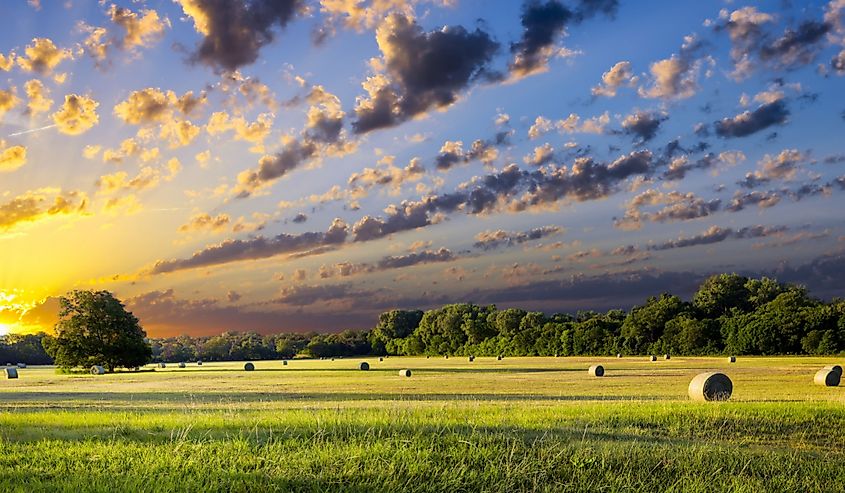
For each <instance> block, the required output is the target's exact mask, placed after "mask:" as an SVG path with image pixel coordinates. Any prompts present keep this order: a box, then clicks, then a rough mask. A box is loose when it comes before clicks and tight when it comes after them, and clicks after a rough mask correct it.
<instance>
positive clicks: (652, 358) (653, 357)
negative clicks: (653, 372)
mask: <svg viewBox="0 0 845 493" xmlns="http://www.w3.org/2000/svg"><path fill="white" fill-rule="evenodd" d="M649 361H657V356H654V355H651V358H650V359H649Z"/></svg>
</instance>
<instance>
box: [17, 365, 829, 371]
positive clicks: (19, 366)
mask: <svg viewBox="0 0 845 493" xmlns="http://www.w3.org/2000/svg"><path fill="white" fill-rule="evenodd" d="M18 368H26V363H18ZM839 373H842V372H841V371H840V372H839Z"/></svg>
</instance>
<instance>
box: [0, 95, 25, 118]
mask: <svg viewBox="0 0 845 493" xmlns="http://www.w3.org/2000/svg"><path fill="white" fill-rule="evenodd" d="M18 103H20V100H19V99H18V97H17V96H15V91H14V89H11V90H3V89H0V118H3V116H4V115H5V114H6V113H8V112H9V111H10V110H13V109H14V108H15V106H17V105H18Z"/></svg>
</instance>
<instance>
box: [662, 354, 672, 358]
mask: <svg viewBox="0 0 845 493" xmlns="http://www.w3.org/2000/svg"><path fill="white" fill-rule="evenodd" d="M663 359H672V356H671V355H670V354H669V353H666V354H664V355H663Z"/></svg>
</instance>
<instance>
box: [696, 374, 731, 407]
mask: <svg viewBox="0 0 845 493" xmlns="http://www.w3.org/2000/svg"><path fill="white" fill-rule="evenodd" d="M733 390H734V385H733V382H731V379H730V378H728V376H727V375H725V374H724V373H718V372H710V373H701V374H699V375H696V377H695V378H693V379H692V381H691V382H690V384H689V396H690V399H692V400H694V401H726V400H728V399H730V398H731V394H732V393H733Z"/></svg>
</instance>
